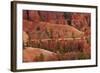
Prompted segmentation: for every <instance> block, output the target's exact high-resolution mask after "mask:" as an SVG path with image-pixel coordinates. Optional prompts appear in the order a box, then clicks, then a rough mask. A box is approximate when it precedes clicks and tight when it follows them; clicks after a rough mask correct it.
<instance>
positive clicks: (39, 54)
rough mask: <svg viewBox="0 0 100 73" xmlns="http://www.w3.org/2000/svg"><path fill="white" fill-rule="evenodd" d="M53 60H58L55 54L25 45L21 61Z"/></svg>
mask: <svg viewBox="0 0 100 73" xmlns="http://www.w3.org/2000/svg"><path fill="white" fill-rule="evenodd" d="M52 60H53V61H54V60H58V58H57V54H56V53H53V52H50V51H47V50H44V49H41V48H32V47H26V48H25V50H24V51H23V62H36V61H52Z"/></svg>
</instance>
